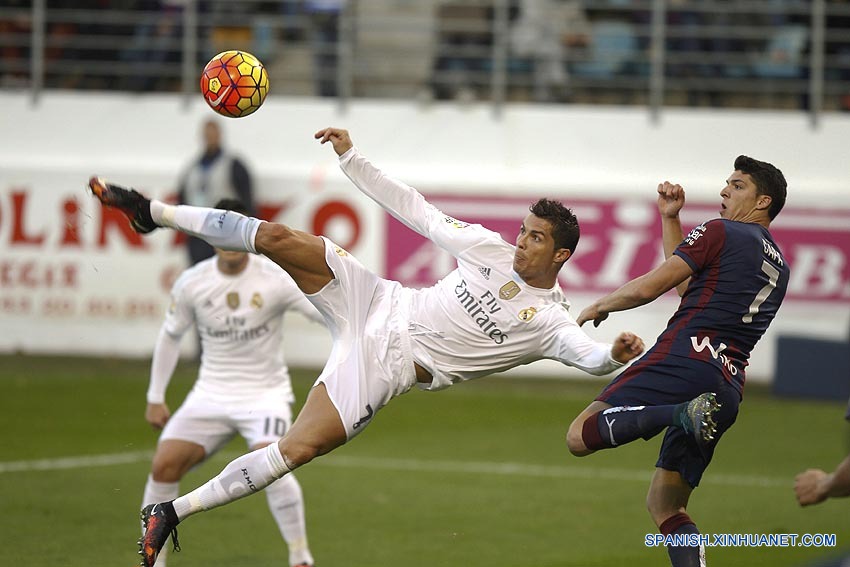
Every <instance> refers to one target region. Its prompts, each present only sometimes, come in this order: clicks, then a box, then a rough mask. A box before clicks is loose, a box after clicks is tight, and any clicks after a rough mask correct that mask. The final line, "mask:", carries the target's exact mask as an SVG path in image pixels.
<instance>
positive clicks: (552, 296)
mask: <svg viewBox="0 0 850 567" xmlns="http://www.w3.org/2000/svg"><path fill="white" fill-rule="evenodd" d="M511 279H512V280H513V281H514V282H516V284H517V285H519V287H520V288H521V289H522V291H525V292H527V293H530V294H531V295H535V296H537V297H539V298H541V299H548V300H550V301H553V302H555V303H560V304H562V305H563V306H564V308H565V309H566V310H567V311H569V310H570V300H569V299H567V297H566V296H565V295H564V290H563V289H561V286H560V284H558V280H555V285H553V286H552V287H550V288H548V289H543V288H540V287H534V286H531V285H528V284H527V283H525V280H524V279H522V277H520V275H519V274H518V273H516V272H515V271H514V270H511Z"/></svg>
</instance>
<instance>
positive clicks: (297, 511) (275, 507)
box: [266, 474, 314, 565]
mask: <svg viewBox="0 0 850 567" xmlns="http://www.w3.org/2000/svg"><path fill="white" fill-rule="evenodd" d="M266 498H267V499H268V501H269V509H271V511H272V516H274V520H275V522H277V527H278V528H280V534H281V535H282V536H283V539H284V541H286V545H287V547H288V548H289V564H290V565H300V564H302V563H307V564H308V565H312V564H313V563H314V561H313V555H312V554H311V553H310V548H309V546H308V545H307V523H306V522H305V521H304V495H303V493H302V492H301V485H300V484H298V481H297V480H296V479H295V476H294V475H291V474H290V475H286V476H285V477H283V478H282V479H280V480H277V481H275V482H273V483H271V484H270V485H269V486H267V487H266Z"/></svg>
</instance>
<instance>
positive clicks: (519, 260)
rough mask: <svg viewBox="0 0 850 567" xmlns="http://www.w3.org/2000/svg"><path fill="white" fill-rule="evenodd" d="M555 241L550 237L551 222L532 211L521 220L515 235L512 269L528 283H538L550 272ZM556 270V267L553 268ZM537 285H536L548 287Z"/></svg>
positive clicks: (552, 265) (552, 264)
mask: <svg viewBox="0 0 850 567" xmlns="http://www.w3.org/2000/svg"><path fill="white" fill-rule="evenodd" d="M554 256H555V241H554V239H553V238H552V224H551V223H550V222H549V221H547V220H543V219H541V218H539V217H537V216H535V215H534V214H532V213H529V214H528V216H527V217H525V219H524V220H523V221H522V226H520V229H519V234H518V235H517V237H516V251H515V252H514V265H513V268H514V271H515V272H516V273H517V274H519V275H520V277H522V279H523V280H525V282H526V283H527V284H529V285H535V283H540V282H539V280H540V279H541V277H542V276H544V277H545V276H548V275H550V274H551V273H552V269H553V267H554ZM555 272H557V269H556V270H555ZM551 285H552V284H549V285H539V286H536V287H550V286H551Z"/></svg>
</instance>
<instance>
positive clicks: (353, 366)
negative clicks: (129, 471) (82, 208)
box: [89, 128, 643, 567]
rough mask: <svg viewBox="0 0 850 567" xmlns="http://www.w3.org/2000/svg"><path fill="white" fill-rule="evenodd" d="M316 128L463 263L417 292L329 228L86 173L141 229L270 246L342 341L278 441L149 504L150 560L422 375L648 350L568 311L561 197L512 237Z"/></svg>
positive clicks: (353, 173)
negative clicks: (304, 226)
mask: <svg viewBox="0 0 850 567" xmlns="http://www.w3.org/2000/svg"><path fill="white" fill-rule="evenodd" d="M316 138H317V139H319V140H320V141H321V143H325V142H331V143H332V145H333V148H334V151H335V152H336V153H337V155H339V156H340V166H341V168H342V170H343V172H344V173H345V174H346V175H347V176H348V177H349V178H350V179H351V181H352V182H353V183H354V184H355V185H356V186H357V187H358V188H359V189H360V190H361V191H362V192H363V193H365V194H366V195H368V196H370V197H371V198H372V199H374V200H375V201H376V202H377V203H378V204H380V205H381V206H382V207H383V208H384V209H386V210H387V211H388V212H390V213H391V214H392V215H393V216H395V217H396V218H398V219H399V220H400V221H401V222H403V223H404V224H405V225H407V226H408V227H410V228H411V229H413V230H415V231H416V232H418V233H420V234H422V235H423V236H426V237H427V238H429V239H431V240H432V241H433V242H434V243H435V244H437V245H438V246H440V247H442V248H444V249H446V250H447V251H449V252H450V253H451V254H452V255H453V256H454V257H455V258H456V259H457V263H458V268H457V269H456V270H455V271H453V272H451V273H450V274H449V275H447V276H446V277H445V278H443V279H442V280H441V281H440V282H438V283H437V284H435V285H434V286H433V287H430V288H427V289H422V290H414V289H408V288H404V287H402V286H401V284H399V283H398V282H394V281H389V280H385V279H382V278H379V277H378V276H376V275H375V274H374V273H372V272H370V271H369V270H367V269H366V268H364V267H363V266H362V265H361V264H360V263H359V262H358V261H357V260H356V259H355V258H354V257H352V256H351V255H350V254H349V253H348V252H346V251H345V250H343V249H341V248H340V247H338V246H336V245H335V244H334V243H333V242H331V241H330V240H328V239H327V238H324V237H318V236H314V235H311V234H307V233H305V232H301V231H298V230H294V229H292V228H290V227H288V226H285V225H281V224H275V223H266V222H262V221H259V220H257V219H252V218H248V217H243V216H240V215H235V214H233V213H230V212H226V211H219V210H214V209H205V208H200V207H186V206H177V207H175V206H170V205H166V204H164V203H162V202H159V201H149V200H148V199H146V198H144V197H143V196H142V195H140V194H139V193H137V192H136V191H133V190H129V189H124V188H122V187H119V186H116V185H113V184H109V183H106V182H105V181H103V180H101V179H98V178H92V179H91V180H90V182H89V186H90V188H91V190H92V192H93V193H94V194H95V196H97V197H98V199H99V200H100V201H101V202H102V203H103V204H105V205H108V206H114V207H117V208H119V209H120V210H122V211H123V212H124V213H125V214H127V216H128V217H129V218H130V222H131V224H132V225H133V227H134V228H135V229H136V230H137V231H138V232H141V233H145V232H150V231H152V230H154V229H156V228H157V227H160V226H164V227H170V228H175V229H177V230H180V231H182V232H186V233H188V234H192V235H195V236H199V237H200V238H202V239H204V240H206V241H207V242H209V243H210V244H212V245H213V246H215V247H217V248H224V249H233V250H247V251H250V252H256V253H260V254H263V255H265V256H267V257H268V258H270V259H271V260H272V261H274V262H275V263H277V264H278V265H279V266H281V267H282V268H283V269H284V270H286V271H287V272H288V273H289V274H290V275H291V276H292V278H293V279H294V280H295V282H296V284H298V287H299V288H301V290H302V291H303V292H304V293H305V294H307V295H308V297H309V299H310V301H311V302H312V303H313V305H315V306H316V307H317V308H318V310H319V311H320V312H321V313H322V314H323V315H324V317H325V320H326V321H327V322H328V327H329V328H330V330H331V334H332V335H333V339H334V342H333V348H332V351H331V354H330V357H329V359H328V362H327V364H326V366H325V369H324V370H323V372H322V374H321V375H320V376H319V378H318V380H317V381H316V385H315V386H314V387H313V389H312V390H311V391H310V394H309V395H308V397H307V401H306V402H305V404H304V407H303V408H302V409H301V412H300V413H299V415H298V418H297V419H296V420H295V423H293V425H292V427H291V428H290V429H289V431H288V432H287V433H286V435H284V436H283V437H282V438H281V439H280V440H279V441H278V443H277V444H276V445H269V446H268V447H266V448H265V449H261V450H259V451H255V452H253V453H249V454H247V455H243V456H242V457H239V458H237V459H236V460H234V461H232V462H231V463H230V464H228V465H227V466H226V467H225V468H224V470H223V471H222V472H221V473H220V474H219V475H218V476H216V477H215V478H213V479H212V480H210V481H209V482H207V483H206V484H204V485H203V486H201V487H199V488H197V489H196V490H194V491H192V492H190V493H188V494H186V495H185V496H182V497H179V498H177V499H175V500H174V501H173V502H162V503H159V504H156V505H153V506H148V507H146V508H145V509H144V510H143V511H142V519H143V521H144V523H145V525H146V530H145V535H144V537H143V538H142V540H141V541H140V547H141V550H140V553H141V554H142V565H144V566H146V567H150V566H151V565H153V563H154V561H155V560H156V557H157V555H158V553H159V551H160V549H161V548H162V546H163V545H164V543H165V541H166V540H167V539H168V536H169V534H170V533H172V532H175V531H176V530H175V528H176V526H177V524H178V523H179V522H180V521H182V520H184V519H185V518H187V517H188V516H190V515H192V514H195V513H197V512H200V511H204V510H209V509H211V508H214V507H217V506H221V505H222V504H226V503H228V502H232V501H234V500H236V499H238V498H241V497H243V496H246V495H248V494H249V493H250V492H253V491H255V490H258V489H261V488H263V487H265V486H267V485H268V484H269V483H271V482H273V481H274V480H276V479H278V478H280V477H282V476H284V475H286V474H287V473H289V472H291V471H292V470H294V469H295V468H296V467H298V466H301V465H304V464H306V463H308V462H310V461H311V460H312V459H314V458H315V457H317V456H320V455H323V454H326V453H328V452H330V451H332V450H333V449H335V448H336V447H339V446H340V445H342V444H344V443H345V442H346V441H348V440H350V439H352V438H353V437H354V436H355V435H357V434H358V433H360V432H361V431H363V429H364V428H365V427H366V426H367V425H368V424H369V423H371V421H372V420H373V419H374V416H375V413H376V412H377V411H378V410H379V409H381V408H382V407H383V406H384V405H385V404H386V403H387V402H388V401H389V400H390V399H392V398H393V397H395V396H397V395H399V394H402V393H404V392H406V391H408V390H409V389H410V388H411V387H412V386H413V385H414V384H417V383H418V385H419V387H420V388H422V389H425V390H439V389H442V388H446V387H448V386H450V385H451V384H453V383H455V382H460V381H464V380H469V379H473V378H478V377H481V376H485V375H488V374H492V373H495V372H500V371H503V370H507V369H509V368H513V367H515V366H519V365H522V364H528V363H530V362H533V361H535V360H539V359H542V358H550V359H554V360H558V361H560V362H563V363H564V364H566V365H569V366H574V367H576V368H580V369H582V370H585V371H587V372H589V373H591V374H596V375H602V374H607V373H610V372H612V371H614V370H616V369H617V368H620V367H621V366H622V365H623V364H625V363H627V362H628V361H629V360H631V359H633V358H635V357H636V356H638V355H639V354H640V353H641V352H643V342H642V341H641V339H640V338H639V337H637V336H636V335H634V334H632V333H621V334H620V335H619V336H618V337H617V339H616V340H615V342H614V344H613V345H611V344H607V343H600V342H597V341H594V340H593V339H591V338H590V337H589V336H588V335H587V334H586V333H585V332H584V331H583V330H582V329H581V328H580V327H579V326H578V325H577V324H576V322H575V320H574V319H573V318H572V316H571V315H570V313H569V311H568V305H569V304H568V302H567V300H566V298H565V297H564V293H563V291H562V290H561V288H560V286H559V285H558V283H557V275H558V272H559V271H560V269H561V267H562V266H563V264H564V263H565V262H566V261H567V260H568V259H569V257H570V256H571V254H572V252H573V250H574V249H575V245H576V243H577V242H578V237H579V228H578V222H577V220H576V218H575V216H574V215H573V214H572V212H571V211H570V210H569V209H567V208H566V207H564V206H563V205H561V204H560V203H556V202H554V201H549V200H546V199H541V200H540V201H538V202H537V203H535V204H534V205H533V206H532V207H531V209H530V210H531V213H530V214H528V215H527V216H526V217H525V219H524V220H523V221H522V224H521V227H520V231H519V234H518V236H517V240H516V246H514V245H512V244H509V243H507V242H505V241H504V240H503V239H502V238H501V236H500V235H499V234H498V233H495V232H492V231H490V230H487V229H485V228H483V227H482V226H479V225H469V224H467V223H464V222H462V221H459V220H456V219H453V218H451V217H448V216H446V215H445V214H443V213H441V212H440V211H439V210H437V209H436V208H435V207H433V206H432V205H431V204H429V203H428V202H427V201H425V199H424V198H423V197H422V195H420V194H419V193H418V192H417V191H416V190H414V189H413V188H411V187H409V186H408V185H405V184H404V183H401V182H399V181H396V180H394V179H391V178H389V177H387V176H385V175H384V174H383V173H382V172H381V171H380V170H378V169H377V168H375V167H374V166H373V165H372V164H371V163H370V162H369V161H368V160H366V158H364V157H363V156H362V155H361V154H360V153H359V152H358V151H357V149H356V148H354V147H353V145H352V143H351V139H350V137H349V135H348V132H347V131H346V130H341V129H336V128H327V129H324V130H321V131H319V132H317V133H316ZM245 477H250V483H249V482H248V481H246V480H245Z"/></svg>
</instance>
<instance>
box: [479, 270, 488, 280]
mask: <svg viewBox="0 0 850 567" xmlns="http://www.w3.org/2000/svg"><path fill="white" fill-rule="evenodd" d="M478 271H479V272H481V275H482V276H484V279H485V280H489V279H490V268H478Z"/></svg>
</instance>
